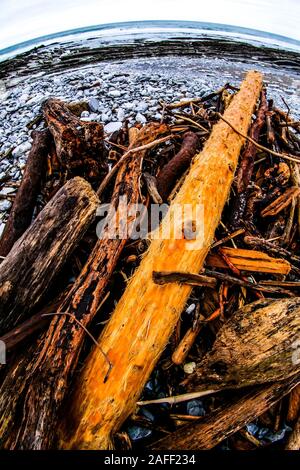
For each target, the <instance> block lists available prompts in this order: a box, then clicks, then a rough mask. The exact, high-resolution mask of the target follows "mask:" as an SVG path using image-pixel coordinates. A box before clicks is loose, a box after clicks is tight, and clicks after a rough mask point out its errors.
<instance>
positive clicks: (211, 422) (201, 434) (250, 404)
mask: <svg viewBox="0 0 300 470" xmlns="http://www.w3.org/2000/svg"><path fill="white" fill-rule="evenodd" d="M299 382H300V378H299V376H297V377H292V378H290V379H288V380H286V381H285V382H279V383H274V384H271V385H267V386H264V387H263V388H262V387H260V388H258V389H257V390H254V391H253V392H250V393H248V394H247V395H245V396H243V397H242V398H238V399H236V400H235V401H234V402H233V403H231V404H229V405H228V404H226V405H223V406H222V407H221V408H220V409H218V410H216V411H215V412H213V413H211V414H210V415H209V416H208V417H206V418H203V419H202V420H201V422H200V423H194V424H189V425H186V426H183V427H182V428H180V429H179V430H178V431H175V432H174V433H171V434H170V435H168V436H166V437H164V438H162V439H160V440H159V441H157V442H154V443H153V444H152V445H151V449H155V450H164V449H166V450H169V449H173V450H174V449H176V450H179V449H184V450H205V449H212V448H213V447H215V446H216V445H217V444H219V443H220V442H222V441H223V440H224V439H226V438H228V437H229V436H231V435H232V434H234V433H235V432H237V431H239V429H241V428H243V427H244V426H246V425H247V424H248V423H250V422H251V421H254V420H255V419H256V418H258V417H259V416H260V415H262V414H263V413H264V412H265V411H267V410H268V409H269V408H270V407H271V406H273V405H274V404H276V403H277V402H278V401H279V400H280V399H281V398H283V397H284V396H285V395H287V394H288V393H289V392H290V391H291V390H292V389H293V388H294V387H295V386H296V385H297V384H298V383H299Z"/></svg>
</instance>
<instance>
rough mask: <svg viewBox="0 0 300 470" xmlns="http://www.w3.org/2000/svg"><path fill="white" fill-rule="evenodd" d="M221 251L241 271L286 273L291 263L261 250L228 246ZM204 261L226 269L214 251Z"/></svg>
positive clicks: (223, 262) (208, 264)
mask: <svg viewBox="0 0 300 470" xmlns="http://www.w3.org/2000/svg"><path fill="white" fill-rule="evenodd" d="M221 251H222V252H223V253H225V255H226V256H228V258H229V260H230V261H231V262H232V264H234V266H236V267H237V268H238V269H239V270H241V271H252V272H260V273H271V274H284V275H287V274H288V273H289V272H290V270H291V265H290V263H289V262H288V261H286V260H284V259H280V258H272V257H271V256H269V255H267V254H265V253H262V252H261V251H256V250H244V249H241V248H230V247H228V248H227V247H224V248H221ZM205 263H206V265H207V266H211V267H214V268H224V269H228V265H227V264H226V263H225V261H224V260H223V259H222V258H221V256H219V255H218V254H215V253H210V254H209V255H208V256H207V258H206V260H205Z"/></svg>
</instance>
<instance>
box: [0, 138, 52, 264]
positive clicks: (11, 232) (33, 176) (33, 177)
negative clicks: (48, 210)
mask: <svg viewBox="0 0 300 470" xmlns="http://www.w3.org/2000/svg"><path fill="white" fill-rule="evenodd" d="M32 138H33V142H32V147H31V150H30V152H29V155H28V159H27V164H26V167H25V171H24V175H23V178H22V182H21V184H20V187H19V189H18V192H17V195H16V197H15V200H14V202H13V205H12V208H11V210H10V214H9V217H8V220H7V222H6V225H5V228H4V231H3V234H2V237H1V239H0V256H7V255H8V253H9V252H10V250H11V248H12V247H13V245H14V243H15V242H16V241H17V240H18V239H19V238H20V237H21V235H23V233H24V232H25V230H26V229H27V228H28V227H29V225H30V224H31V221H32V215H33V211H34V207H35V204H36V198H37V195H38V192H39V190H40V188H41V183H42V179H43V176H44V173H45V170H46V161H47V152H48V149H49V143H50V133H49V131H48V130H46V131H34V132H32Z"/></svg>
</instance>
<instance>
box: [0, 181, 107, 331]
mask: <svg viewBox="0 0 300 470" xmlns="http://www.w3.org/2000/svg"><path fill="white" fill-rule="evenodd" d="M97 204H98V197H97V195H96V193H94V191H93V190H92V188H91V186H90V185H89V183H87V182H86V181H84V180H83V179H82V178H79V177H76V178H74V179H72V180H70V181H68V182H67V183H66V184H65V185H64V186H63V187H62V188H61V189H60V190H59V191H58V192H57V193H56V195H55V196H54V197H53V199H52V200H51V201H50V202H49V203H48V204H47V205H46V206H45V208H44V209H43V210H42V211H41V212H40V213H39V215H38V216H37V218H36V219H35V221H34V222H33V224H32V225H31V226H30V227H29V228H28V229H27V230H26V232H25V233H24V234H23V236H22V237H21V238H20V239H19V240H18V241H17V242H16V243H15V244H14V246H13V248H12V250H11V251H10V253H9V254H8V256H7V257H6V258H5V260H4V261H3V262H2V264H1V270H0V335H2V334H4V333H5V332H7V331H8V330H9V329H11V328H12V327H14V326H15V325H16V324H17V323H18V322H20V320H22V318H23V317H25V316H26V315H27V314H28V312H29V311H30V310H31V309H32V308H33V307H34V306H36V305H37V304H38V302H39V301H40V300H41V299H42V297H43V295H44V294H45V293H46V292H47V290H48V288H49V286H50V285H51V282H52V280H53V278H54V277H55V275H56V274H57V273H58V272H59V271H60V269H61V267H62V266H63V265H64V263H65V261H66V259H67V258H68V256H69V255H70V254H71V253H72V251H73V250H74V248H75V246H76V245H77V244H78V242H79V241H80V239H81V237H82V236H83V234H84V233H85V231H86V229H87V228H88V226H89V225H90V223H91V222H92V220H93V219H94V217H95V215H96V209H97Z"/></svg>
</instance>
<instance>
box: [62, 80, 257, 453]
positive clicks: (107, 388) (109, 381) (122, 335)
mask: <svg viewBox="0 0 300 470" xmlns="http://www.w3.org/2000/svg"><path fill="white" fill-rule="evenodd" d="M261 87H262V76H261V74H260V73H258V72H249V73H248V74H247V76H246V79H245V81H244V82H243V84H242V86H241V90H240V92H239V93H238V94H237V95H236V96H235V97H234V98H233V100H232V102H231V104H230V106H229V107H228V109H227V110H226V112H225V115H226V116H227V118H228V120H229V121H230V122H232V123H234V125H235V126H236V127H237V128H238V129H239V130H240V131H241V132H243V133H247V131H248V128H249V125H250V122H251V118H252V113H253V110H254V107H255V104H256V101H257V99H258V97H259V94H260V91H261ZM244 141H245V139H244V138H243V137H241V136H240V135H238V134H237V133H236V132H235V131H233V130H232V129H231V127H230V126H228V124H226V123H225V122H223V121H221V122H219V123H217V124H216V125H215V127H214V128H213V130H212V133H211V135H210V137H209V139H208V140H207V142H206V144H205V147H204V149H203V151H202V152H201V153H200V154H199V155H197V156H196V157H195V159H194V162H193V164H192V166H191V169H190V171H189V173H188V175H187V177H186V179H185V181H184V183H183V186H182V187H181V189H180V190H179V192H178V194H177V196H176V197H175V199H174V201H173V202H172V204H171V206H170V212H169V215H170V219H169V220H170V223H168V220H166V218H165V219H164V220H163V222H162V226H161V229H162V230H164V228H166V226H167V227H168V228H170V229H171V230H170V237H168V238H167V239H154V240H153V241H152V243H151V245H150V248H149V251H148V252H147V253H146V255H145V256H144V258H143V260H142V262H141V265H140V267H139V268H138V269H137V271H136V272H135V274H134V275H133V277H132V278H131V280H130V282H129V284H128V286H127V288H126V290H125V293H124V294H123V296H122V298H121V300H120V301H119V303H118V305H117V307H116V309H115V311H114V312H113V314H112V316H111V318H110V321H109V323H108V324H107V325H106V327H105V328H104V330H103V333H102V334H101V337H100V339H99V345H100V347H101V348H102V350H103V351H105V353H106V355H107V357H108V358H109V361H110V363H111V364H112V367H111V368H110V370H109V368H108V364H107V360H105V357H104V356H103V355H102V354H100V351H99V349H98V348H97V349H94V350H93V351H92V352H91V354H90V355H89V357H88V359H87V362H86V364H85V367H84V370H83V373H82V374H81V375H80V377H79V378H78V382H77V386H76V390H75V396H74V397H73V400H72V406H71V409H70V418H71V422H72V425H70V423H69V425H68V424H66V426H65V427H64V430H63V431H62V433H63V435H62V439H61V445H62V446H63V447H66V448H76V449H78V448H80V449H92V448H93V449H107V448H110V447H112V445H113V444H112V434H113V433H114V432H115V431H117V430H118V428H119V427H120V426H121V424H122V423H123V422H124V420H125V419H126V418H127V417H128V415H129V414H130V413H131V412H132V411H133V409H134V406H135V403H136V401H137V399H138V397H139V396H140V394H141V392H142V390H143V387H144V385H145V383H146V381H147V380H148V377H149V375H150V373H151V372H152V370H153V368H154V366H155V364H156V362H157V360H158V358H159V357H160V355H161V353H162V351H163V350H164V348H165V346H166V344H167V342H168V340H169V337H170V335H171V333H172V331H173V329H174V327H175V325H176V324H177V321H178V319H179V317H180V314H181V312H182V310H183V308H184V305H185V303H186V300H187V298H188V296H189V294H190V292H191V287H190V286H186V285H178V284H167V285H163V286H159V285H157V284H155V283H154V282H153V279H152V272H153V271H174V270H180V271H189V270H191V269H194V270H195V271H198V272H199V271H200V269H201V268H202V265H203V263H204V260H205V257H206V255H207V252H208V250H209V247H210V245H211V243H212V241H213V236H214V232H215V229H216V227H217V225H218V223H219V221H220V217H221V213H222V210H223V207H224V205H225V202H226V200H227V197H228V194H229V190H230V185H231V183H232V180H233V175H234V171H235V169H236V165H237V162H238V157H239V154H240V151H241V147H242V145H243V143H244ZM197 203H200V204H203V208H204V220H205V222H206V223H205V230H204V240H203V243H199V240H186V239H184V238H183V237H182V238H180V239H178V238H177V236H178V230H179V229H180V230H181V233H182V229H183V227H182V225H181V224H180V223H179V222H178V219H177V218H176V211H175V207H176V208H177V207H178V204H179V205H183V204H191V207H192V208H193V209H194V210H195V207H196V204H197ZM158 230H160V229H158ZM159 233H161V232H159ZM199 245H200V246H199ZM162 312H163V314H162Z"/></svg>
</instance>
